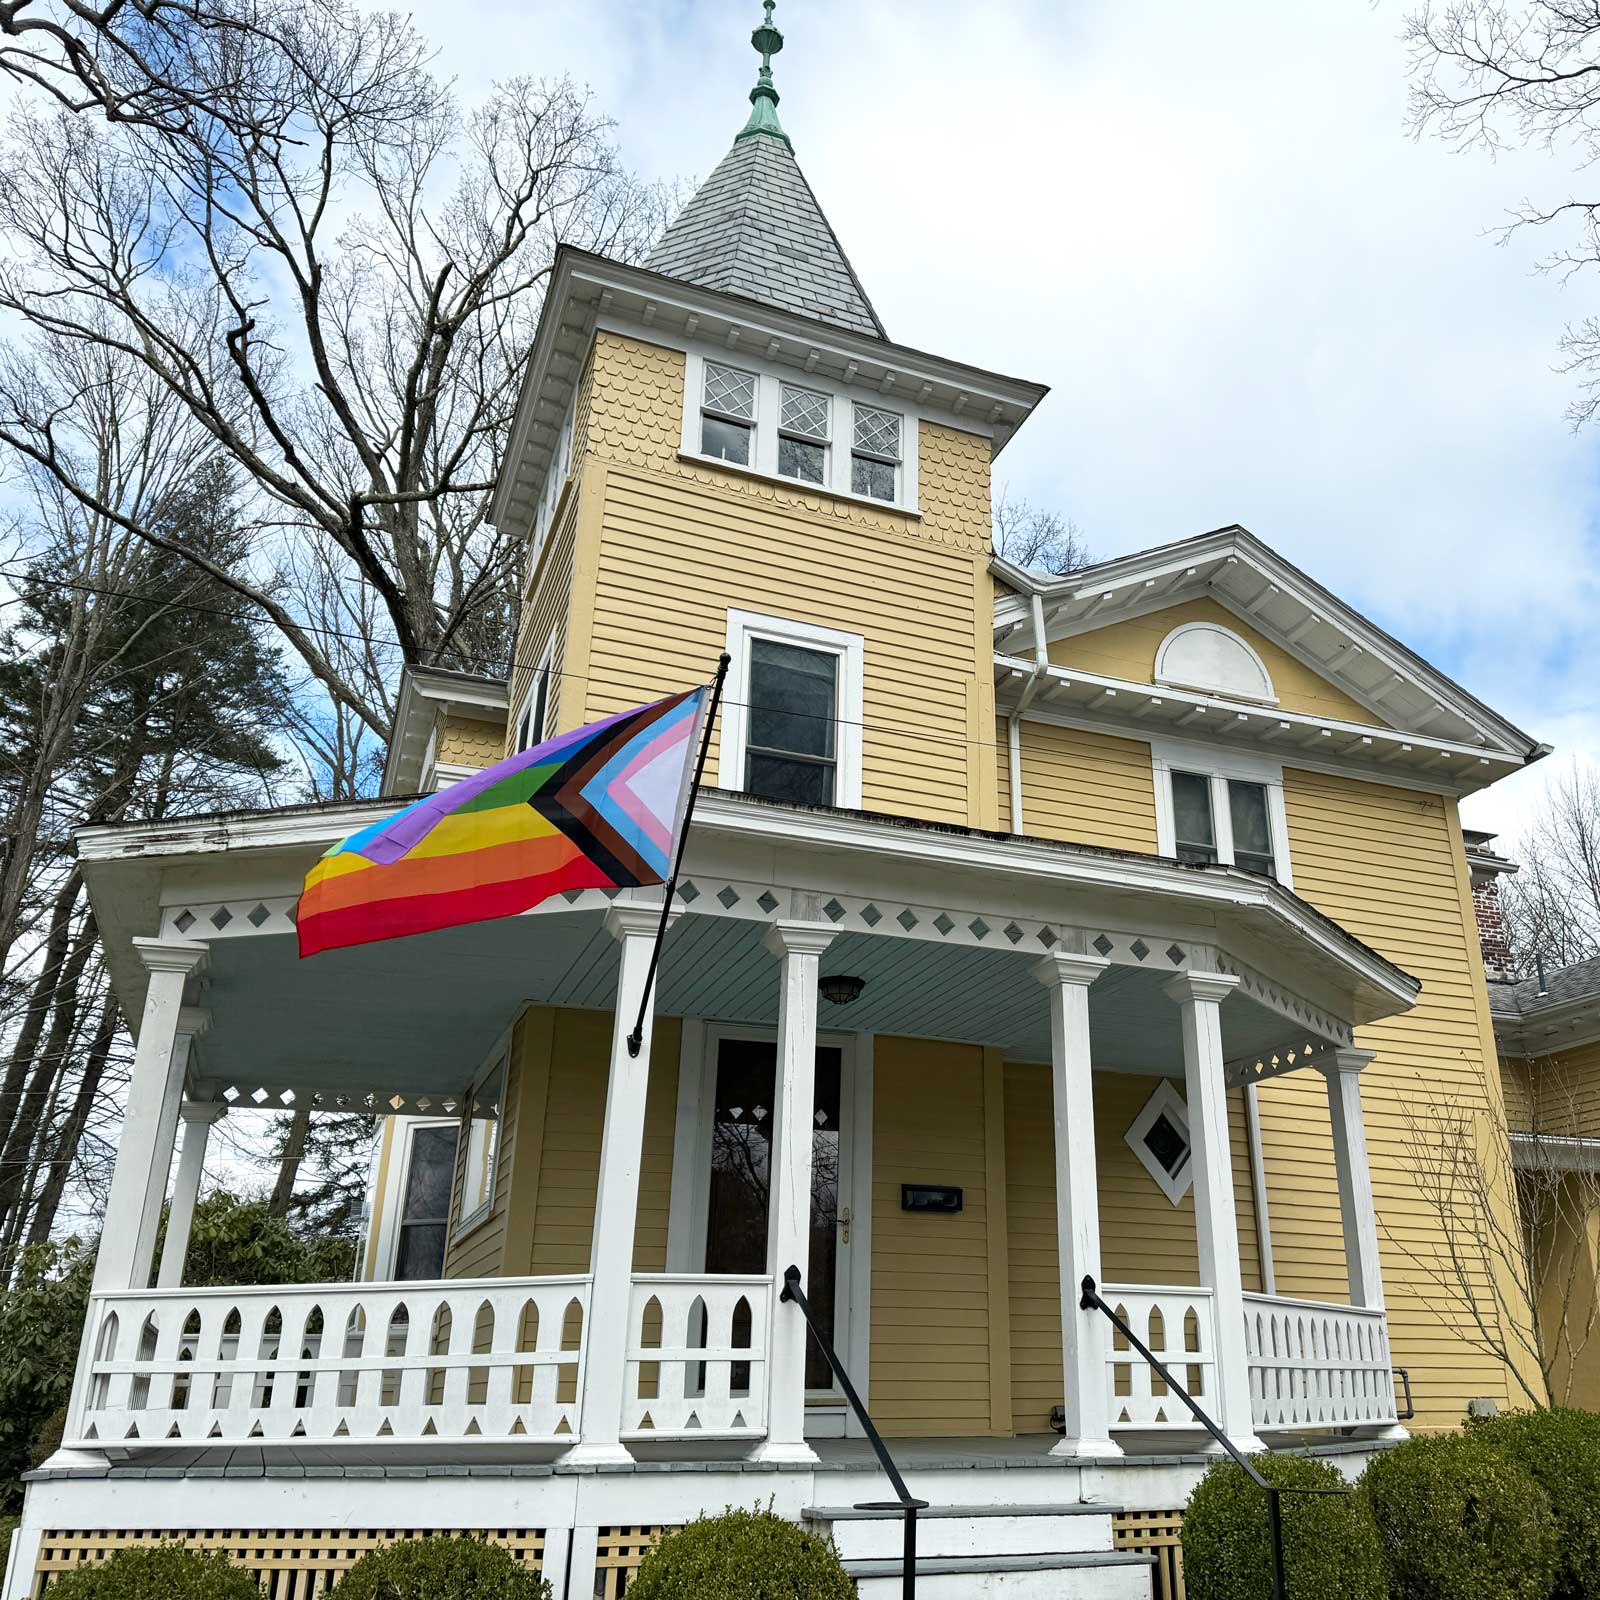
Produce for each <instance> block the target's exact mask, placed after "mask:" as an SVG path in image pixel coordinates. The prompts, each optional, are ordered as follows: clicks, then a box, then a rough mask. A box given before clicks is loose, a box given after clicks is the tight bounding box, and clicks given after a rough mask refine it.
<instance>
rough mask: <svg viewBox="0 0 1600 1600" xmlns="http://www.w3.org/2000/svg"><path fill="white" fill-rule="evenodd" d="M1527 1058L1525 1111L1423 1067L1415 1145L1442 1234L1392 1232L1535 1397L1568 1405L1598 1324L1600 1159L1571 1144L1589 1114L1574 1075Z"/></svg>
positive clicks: (1473, 1336) (1452, 1318) (1439, 1305)
mask: <svg viewBox="0 0 1600 1600" xmlns="http://www.w3.org/2000/svg"><path fill="white" fill-rule="evenodd" d="M1517 1070H1518V1071H1519V1072H1525V1077H1526V1082H1525V1083H1524V1084H1522V1085H1521V1091H1522V1092H1521V1093H1520V1094H1517V1096H1516V1097H1517V1098H1519V1099H1523V1100H1525V1102H1526V1104H1525V1107H1524V1108H1521V1109H1520V1110H1519V1112H1518V1113H1517V1114H1515V1115H1513V1116H1508V1115H1507V1114H1506V1113H1505V1112H1504V1111H1503V1110H1502V1109H1500V1108H1499V1107H1498V1106H1496V1107H1494V1108H1492V1109H1490V1110H1489V1111H1488V1112H1485V1111H1484V1110H1482V1109H1481V1108H1478V1107H1474V1106H1471V1105H1469V1104H1467V1103H1466V1102H1464V1101H1462V1100H1460V1099H1456V1098H1445V1099H1440V1098H1438V1097H1437V1096H1436V1095H1435V1094H1433V1093H1432V1091H1431V1090H1430V1088H1429V1086H1428V1085H1426V1084H1424V1083H1422V1082H1421V1081H1419V1083H1418V1085H1417V1091H1416V1093H1415V1094H1414V1095H1412V1096H1410V1097H1408V1099H1407V1102H1406V1110H1405V1118H1406V1132H1405V1137H1404V1149H1405V1154H1406V1166H1407V1168H1408V1169H1409V1170H1410V1171H1411V1172H1412V1174H1413V1176H1414V1178H1415V1181H1416V1185H1417V1190H1418V1193H1419V1195H1420V1196H1421V1198H1422V1201H1423V1204H1424V1206H1425V1208H1426V1210H1427V1212H1428V1215H1429V1217H1430V1220H1431V1221H1432V1222H1433V1223H1434V1227H1433V1228H1431V1229H1430V1236H1431V1238H1432V1241H1433V1242H1432V1244H1431V1245H1430V1246H1423V1245H1420V1244H1417V1243H1415V1242H1412V1241H1409V1240H1407V1239H1403V1238H1401V1237H1400V1236H1398V1235H1393V1234H1391V1236H1390V1237H1391V1240H1392V1242H1393V1243H1395V1244H1396V1246H1397V1247H1398V1248H1400V1249H1402V1250H1403V1251H1404V1252H1405V1254H1406V1255H1407V1256H1408V1257H1409V1259H1410V1260H1411V1262H1412V1264H1413V1265H1414V1266H1415V1268H1416V1269H1417V1271H1418V1274H1419V1276H1420V1277H1421V1279H1422V1280H1423V1281H1424V1283H1425V1284H1427V1285H1428V1286H1429V1289H1430V1290H1431V1295H1430V1298H1431V1299H1432V1301H1433V1305H1434V1309H1435V1310H1436V1311H1437V1312H1438V1314H1439V1315H1440V1316H1441V1317H1443V1318H1445V1319H1446V1320H1447V1321H1448V1322H1449V1324H1450V1325H1451V1326H1452V1327H1454V1328H1455V1329H1456V1330H1457V1331H1458V1332H1459V1333H1460V1334H1461V1336H1462V1337H1463V1338H1464V1339H1465V1340H1466V1342H1467V1343H1468V1344H1470V1345H1472V1346H1473V1347H1474V1348H1475V1349H1478V1350H1480V1351H1482V1352H1483V1353H1485V1354H1486V1355H1489V1356H1492V1357H1493V1358H1494V1359H1495V1360H1496V1361H1498V1362H1500V1363H1501V1365H1503V1366H1504V1367H1505V1368H1506V1370H1507V1372H1508V1373H1509V1374H1510V1375H1511V1377H1512V1380H1513V1382H1514V1383H1515V1384H1516V1386H1517V1388H1518V1389H1519V1390H1520V1392H1521V1393H1522V1395H1523V1396H1524V1398H1525V1399H1526V1400H1527V1401H1528V1403H1529V1404H1530V1405H1532V1406H1534V1407H1542V1406H1545V1405H1562V1404H1565V1403H1566V1401H1567V1400H1568V1398H1569V1397H1570V1395H1571V1392H1572V1386H1573V1381H1574V1374H1575V1372H1576V1370H1577V1367H1578V1365H1579V1363H1580V1362H1581V1361H1582V1360H1583V1358H1584V1356H1585V1353H1586V1352H1587V1351H1588V1350H1589V1347H1590V1345H1591V1343H1592V1342H1593V1341H1594V1340H1595V1339H1596V1336H1597V1334H1600V1263H1597V1261H1596V1258H1595V1256H1594V1254H1593V1252H1592V1250H1591V1249H1590V1248H1589V1245H1588V1241H1589V1238H1590V1235H1591V1232H1592V1230H1593V1229H1594V1227H1595V1226H1596V1224H1597V1223H1600V1170H1597V1169H1596V1168H1595V1166H1594V1164H1593V1163H1592V1162H1588V1163H1585V1162H1584V1161H1582V1160H1575V1159H1574V1156H1573V1154H1572V1152H1573V1151H1574V1150H1575V1149H1578V1150H1581V1149H1582V1148H1583V1145H1582V1144H1574V1140H1578V1139H1581V1135H1582V1132H1583V1131H1584V1130H1585V1128H1586V1123H1585V1120H1584V1115H1585V1113H1584V1103H1583V1098H1582V1096H1581V1094H1580V1093H1579V1089H1578V1085H1577V1084H1576V1083H1575V1082H1574V1080H1573V1078H1572V1076H1571V1075H1569V1074H1568V1073H1567V1072H1566V1070H1565V1069H1564V1068H1563V1066H1562V1065H1561V1063H1560V1062H1559V1061H1555V1060H1549V1061H1535V1062H1531V1063H1529V1064H1527V1067H1526V1068H1525V1069H1522V1068H1518V1069H1517ZM1514 1093H1515V1091H1514ZM1587 1142H1588V1143H1592V1141H1587ZM1535 1373H1537V1374H1538V1375H1539V1381H1537V1382H1536V1381H1533V1377H1532V1375H1533V1374H1535Z"/></svg>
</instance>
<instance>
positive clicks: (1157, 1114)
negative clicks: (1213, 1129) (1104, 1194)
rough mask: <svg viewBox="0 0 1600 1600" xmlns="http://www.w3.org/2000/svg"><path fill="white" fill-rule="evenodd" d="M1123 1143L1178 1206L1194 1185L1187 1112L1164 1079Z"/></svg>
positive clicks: (1146, 1103) (1187, 1109) (1178, 1095)
mask: <svg viewBox="0 0 1600 1600" xmlns="http://www.w3.org/2000/svg"><path fill="white" fill-rule="evenodd" d="M1123 1139H1124V1141H1125V1143H1126V1144H1127V1146H1128V1148H1129V1149H1130V1150H1132V1151H1133V1153H1134V1155H1135V1156H1137V1157H1138V1158H1139V1164H1140V1165H1141V1166H1142V1167H1143V1168H1144V1169H1145V1171H1146V1172H1148V1173H1149V1174H1150V1176H1151V1177H1152V1178H1154V1179H1155V1181H1156V1183H1157V1185H1158V1186H1159V1187H1160V1189H1161V1192H1162V1193H1163V1194H1164V1195H1166V1197H1167V1199H1169V1200H1170V1201H1171V1202H1172V1203H1173V1205H1178V1204H1179V1203H1180V1202H1181V1201H1182V1199H1183V1197H1184V1196H1185V1195H1186V1194H1187V1193H1188V1192H1189V1185H1190V1184H1191V1183H1193V1182H1194V1170H1193V1165H1192V1163H1191V1161H1190V1156H1191V1154H1192V1148H1191V1145H1190V1142H1189V1108H1188V1107H1187V1106H1186V1105H1185V1104H1184V1100H1183V1096H1182V1095H1181V1094H1179V1093H1178V1091H1177V1090H1176V1089H1175V1088H1174V1087H1173V1086H1172V1084H1170V1083H1169V1082H1167V1080H1166V1079H1165V1078H1163V1079H1162V1080H1161V1082H1160V1083H1159V1084H1157V1085H1156V1089H1155V1093H1154V1094H1152V1095H1151V1096H1150V1098H1149V1099H1148V1100H1146V1101H1145V1103H1144V1105H1143V1107H1142V1108H1141V1110H1140V1112H1139V1115H1138V1116H1136V1117H1135V1118H1134V1119H1133V1122H1132V1124H1131V1125H1130V1126H1129V1128H1128V1131H1127V1132H1126V1133H1125V1134H1124V1135H1123Z"/></svg>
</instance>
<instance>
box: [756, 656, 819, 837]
mask: <svg viewBox="0 0 1600 1600" xmlns="http://www.w3.org/2000/svg"><path fill="white" fill-rule="evenodd" d="M838 717H839V658H838V657H837V656H836V655H833V654H831V653H829V652H826V651H822V650H807V649H804V648H802V647H801V646H799V645H793V644H784V643H783V642H782V641H780V640H777V639H752V640H751V641H750V701H749V705H748V707H747V708H746V718H745V726H746V734H745V772H744V788H745V792H746V793H747V794H759V795H764V796H765V797H766V798H767V799H769V800H793V801H798V802H800V803H801V804H804V805H820V806H829V805H832V804H833V803H834V795H835V793H836V785H835V781H834V780H835V774H836V772H837V768H838V764H839V757H838Z"/></svg>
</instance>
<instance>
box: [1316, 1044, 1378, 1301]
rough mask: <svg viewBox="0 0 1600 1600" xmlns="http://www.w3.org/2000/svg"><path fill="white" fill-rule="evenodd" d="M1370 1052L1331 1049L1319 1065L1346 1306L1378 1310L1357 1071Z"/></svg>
mask: <svg viewBox="0 0 1600 1600" xmlns="http://www.w3.org/2000/svg"><path fill="white" fill-rule="evenodd" d="M1374 1054H1375V1052H1374V1051H1371V1050H1335V1051H1334V1052H1333V1060H1332V1064H1331V1065H1329V1066H1324V1067H1323V1068H1322V1069H1321V1070H1322V1075H1323V1077H1324V1078H1325V1079H1326V1080H1327V1083H1328V1119H1329V1121H1330V1122H1332V1124H1333V1161H1334V1166H1335V1168H1336V1170H1337V1172H1338V1175H1339V1217H1340V1220H1341V1221H1342V1222H1343V1223H1344V1259H1345V1266H1346V1269H1347V1270H1348V1272H1349V1274H1350V1304H1351V1305H1353V1306H1365V1307H1366V1308H1367V1310H1369V1311H1382V1310H1383V1270H1382V1268H1381V1267H1379V1265H1378V1213H1377V1208H1376V1206H1374V1204H1373V1201H1372V1169H1371V1167H1370V1166H1368V1164H1367V1128H1366V1123H1365V1121H1364V1120H1363V1118H1362V1115H1361V1071H1362V1068H1364V1067H1365V1066H1366V1065H1367V1063H1368V1062H1369V1061H1371V1060H1372V1058H1373V1055H1374Z"/></svg>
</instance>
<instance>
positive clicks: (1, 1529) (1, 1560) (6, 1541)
mask: <svg viewBox="0 0 1600 1600" xmlns="http://www.w3.org/2000/svg"><path fill="white" fill-rule="evenodd" d="M21 1520H22V1518H21V1517H0V1578H4V1577H5V1571H6V1559H7V1557H8V1556H10V1554H11V1541H12V1539H13V1538H15V1537H16V1532H17V1524H18V1523H19V1522H21Z"/></svg>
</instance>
